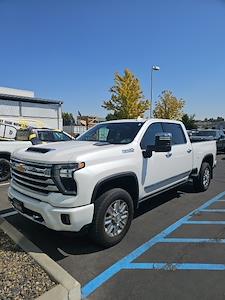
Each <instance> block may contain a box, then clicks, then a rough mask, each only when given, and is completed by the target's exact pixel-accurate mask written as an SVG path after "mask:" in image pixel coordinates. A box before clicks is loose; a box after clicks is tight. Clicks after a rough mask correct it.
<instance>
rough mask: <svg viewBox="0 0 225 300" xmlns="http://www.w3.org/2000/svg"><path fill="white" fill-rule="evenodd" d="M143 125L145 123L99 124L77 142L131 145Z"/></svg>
mask: <svg viewBox="0 0 225 300" xmlns="http://www.w3.org/2000/svg"><path fill="white" fill-rule="evenodd" d="M143 124H144V123H143V122H124V123H108V124H99V125H96V126H95V127H93V128H91V129H90V130H88V131H87V132H85V133H84V134H83V135H82V136H80V137H79V138H77V140H78V141H94V142H106V143H109V144H129V143H131V142H132V141H133V139H134V138H135V136H136V135H137V133H138V131H139V130H140V128H141V127H142V125H143Z"/></svg>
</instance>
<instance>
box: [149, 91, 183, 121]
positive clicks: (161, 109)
mask: <svg viewBox="0 0 225 300" xmlns="http://www.w3.org/2000/svg"><path fill="white" fill-rule="evenodd" d="M184 105H185V101H184V100H183V99H177V98H176V97H175V96H174V95H173V93H172V92H171V91H163V92H162V94H161V95H160V98H159V101H158V102H157V103H156V107H155V110H154V117H155V118H160V119H172V120H181V119H182V116H183V107H184Z"/></svg>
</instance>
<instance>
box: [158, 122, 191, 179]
mask: <svg viewBox="0 0 225 300" xmlns="http://www.w3.org/2000/svg"><path fill="white" fill-rule="evenodd" d="M162 126H163V131H164V132H168V133H171V134H172V149H171V152H170V153H169V155H170V157H169V158H170V159H171V162H172V166H171V167H172V168H173V173H174V174H173V179H174V180H173V183H176V182H179V181H180V180H182V179H187V178H188V177H189V174H190V172H191V171H192V145H191V143H190V141H189V140H187V138H186V136H185V134H184V130H183V128H182V126H181V125H180V124H177V123H162Z"/></svg>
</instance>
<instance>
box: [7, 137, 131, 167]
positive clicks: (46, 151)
mask: <svg viewBox="0 0 225 300" xmlns="http://www.w3.org/2000/svg"><path fill="white" fill-rule="evenodd" d="M112 150H113V151H112ZM114 150H115V151H114ZM116 150H118V151H116ZM124 151H125V152H126V151H127V152H129V151H130V152H133V151H134V149H133V148H132V147H131V144H130V145H115V144H108V143H103V142H86V141H69V142H59V143H50V144H45V145H37V146H33V147H30V148H28V149H22V150H19V151H16V152H15V153H14V154H13V156H12V158H16V159H19V160H25V161H31V162H41V163H49V164H56V163H68V162H76V161H78V162H79V161H83V160H84V161H86V160H90V159H95V158H97V157H98V158H99V156H100V155H99V152H102V154H101V155H103V153H104V154H106V153H107V152H108V153H107V154H108V155H109V152H110V156H114V155H118V154H119V153H120V154H122V153H125V152H124ZM108 155H107V156H108Z"/></svg>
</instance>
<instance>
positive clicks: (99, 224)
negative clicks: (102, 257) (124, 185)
mask: <svg viewBox="0 0 225 300" xmlns="http://www.w3.org/2000/svg"><path fill="white" fill-rule="evenodd" d="M133 213H134V207H133V201H132V198H131V196H130V194H129V193H128V192H127V191H125V190H123V189H120V188H114V189H111V190H109V191H107V192H105V193H104V194H102V195H101V196H100V197H99V198H98V199H97V200H96V201H95V212H94V218H93V222H92V226H91V229H90V234H91V238H92V239H93V240H94V242H96V243H97V244H99V245H101V246H103V247H111V246H113V245H115V244H117V243H119V242H120V241H121V240H122V239H123V237H124V236H125V235H126V233H127V231H128V229H129V228H130V224H131V221H132V219H133Z"/></svg>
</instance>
